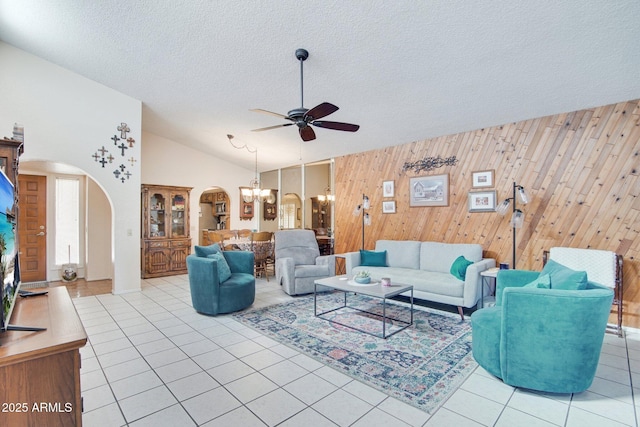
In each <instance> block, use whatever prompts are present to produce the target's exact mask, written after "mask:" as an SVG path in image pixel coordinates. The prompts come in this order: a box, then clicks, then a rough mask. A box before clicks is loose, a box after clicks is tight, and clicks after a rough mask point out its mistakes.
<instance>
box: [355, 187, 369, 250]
mask: <svg viewBox="0 0 640 427" xmlns="http://www.w3.org/2000/svg"><path fill="white" fill-rule="evenodd" d="M369 208H371V203H370V202H369V197H368V196H366V195H364V194H363V195H362V203H361V204H359V205H358V206H356V208H355V209H354V210H353V216H359V215H360V213H362V250H364V227H365V225H371V216H369V212H367V211H368V210H369Z"/></svg>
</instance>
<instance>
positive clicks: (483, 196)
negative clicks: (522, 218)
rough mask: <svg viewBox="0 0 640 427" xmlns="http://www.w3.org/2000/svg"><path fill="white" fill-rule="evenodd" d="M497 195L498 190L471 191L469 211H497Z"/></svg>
mask: <svg viewBox="0 0 640 427" xmlns="http://www.w3.org/2000/svg"><path fill="white" fill-rule="evenodd" d="M496 197H497V195H496V190H489V191H469V200H468V202H469V212H493V211H495V210H496Z"/></svg>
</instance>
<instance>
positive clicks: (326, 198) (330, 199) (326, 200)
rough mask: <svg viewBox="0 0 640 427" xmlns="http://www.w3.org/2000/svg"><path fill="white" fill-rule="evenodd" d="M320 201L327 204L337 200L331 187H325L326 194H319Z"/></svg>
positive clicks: (324, 204)
mask: <svg viewBox="0 0 640 427" xmlns="http://www.w3.org/2000/svg"><path fill="white" fill-rule="evenodd" d="M318 201H319V202H320V203H321V204H322V205H323V206H326V205H327V204H329V203H332V202H335V201H336V196H334V195H333V194H331V187H327V188H325V189H324V194H318Z"/></svg>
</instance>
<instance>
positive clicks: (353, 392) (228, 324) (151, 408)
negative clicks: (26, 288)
mask: <svg viewBox="0 0 640 427" xmlns="http://www.w3.org/2000/svg"><path fill="white" fill-rule="evenodd" d="M256 287H257V293H256V302H255V304H254V306H255V307H261V306H265V305H270V304H274V303H278V302H281V301H286V300H288V299H289V298H290V297H289V296H287V295H286V294H284V292H282V291H281V290H280V289H279V287H278V285H275V284H274V283H273V281H272V282H269V283H268V282H266V281H265V280H262V279H259V280H258V282H257V286H256ZM73 292H74V291H72V292H71V293H72V294H73ZM89 294H90V293H89ZM76 295H77V294H76ZM85 295H86V294H85ZM73 301H74V303H75V306H76V309H77V311H78V313H79V315H80V317H81V318H82V322H83V324H84V326H85V328H86V331H87V334H88V336H89V343H88V344H87V345H86V346H85V347H84V348H83V349H82V350H81V354H82V370H81V381H82V395H83V398H84V414H83V422H84V425H85V426H86V427H94V426H108V427H113V426H125V425H127V426H132V427H133V426H135V427H138V426H153V427H161V426H195V425H202V426H210V427H212V426H234V427H235V426H265V425H268V426H275V425H278V426H305V427H307V426H309V427H311V426H313V427H316V426H335V425H339V426H369V427H371V426H430V427H431V426H452V425H455V426H458V427H461V426H505V427H514V426H527V427H531V426H576V427H585V426H597V427H602V426H638V413H640V399H638V398H637V397H634V395H638V394H639V393H640V331H633V332H628V333H627V336H626V338H625V339H622V338H618V337H615V336H612V335H606V339H605V345H604V347H603V350H602V356H601V359H600V366H599V369H598V372H597V378H596V379H595V381H594V383H593V386H592V387H591V388H590V389H589V390H588V391H586V392H584V393H580V394H574V395H550V394H541V393H532V392H528V391H525V390H521V389H514V388H513V387H510V386H506V385H504V384H502V382H501V381H499V380H497V379H496V378H494V377H492V376H491V375H489V374H488V373H487V372H485V371H484V370H483V369H481V368H478V369H476V371H475V372H474V373H473V374H472V375H471V376H470V377H469V378H468V379H467V381H466V382H465V383H464V384H463V385H462V386H461V387H460V388H459V389H458V390H457V391H456V392H455V393H454V394H453V395H452V396H451V397H450V398H449V399H448V400H447V401H446V402H445V403H444V404H443V406H442V407H440V409H439V410H438V411H437V412H435V413H434V414H433V415H429V414H427V413H425V412H422V411H420V410H418V409H416V408H414V407H412V406H409V405H407V404H405V403H402V402H400V401H398V400H395V399H393V398H391V397H388V396H386V395H385V394H383V393H381V392H379V391H377V390H374V389H372V388H370V387H368V386H367V385H365V384H362V383H360V382H358V381H356V380H353V379H351V378H350V377H347V376H345V375H343V374H342V373H339V372H337V371H335V370H333V369H331V368H329V367H326V366H324V365H322V364H321V363H319V362H317V361H315V360H313V359H311V358H309V357H307V356H305V355H304V354H301V353H299V352H298V351H295V350H292V349H290V348H288V347H286V346H283V345H281V344H278V343H277V342H275V341H273V340H271V339H270V338H267V337H265V336H263V335H261V334H260V333H258V332H255V331H253V330H251V329H248V328H246V327H245V326H243V325H241V324H240V323H237V322H236V321H234V320H233V319H232V318H231V317H229V316H218V317H215V318H214V317H207V316H202V315H199V314H197V313H195V312H194V310H193V308H192V307H191V302H190V295H189V286H188V282H187V278H186V276H173V277H164V278H156V279H148V280H142V291H141V292H136V293H131V294H125V295H117V296H116V295H111V294H103V295H91V294H90V296H74V300H73Z"/></svg>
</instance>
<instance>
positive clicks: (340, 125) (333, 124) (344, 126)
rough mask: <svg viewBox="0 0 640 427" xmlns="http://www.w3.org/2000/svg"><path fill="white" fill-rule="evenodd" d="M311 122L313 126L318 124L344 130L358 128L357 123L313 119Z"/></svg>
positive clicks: (322, 126) (352, 130) (327, 127)
mask: <svg viewBox="0 0 640 427" xmlns="http://www.w3.org/2000/svg"><path fill="white" fill-rule="evenodd" d="M311 124H312V125H314V126H318V127H319V128H325V129H333V130H344V131H346V132H355V131H357V130H358V129H360V126H359V125H354V124H351V123H341V122H326V121H315V122H311Z"/></svg>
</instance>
